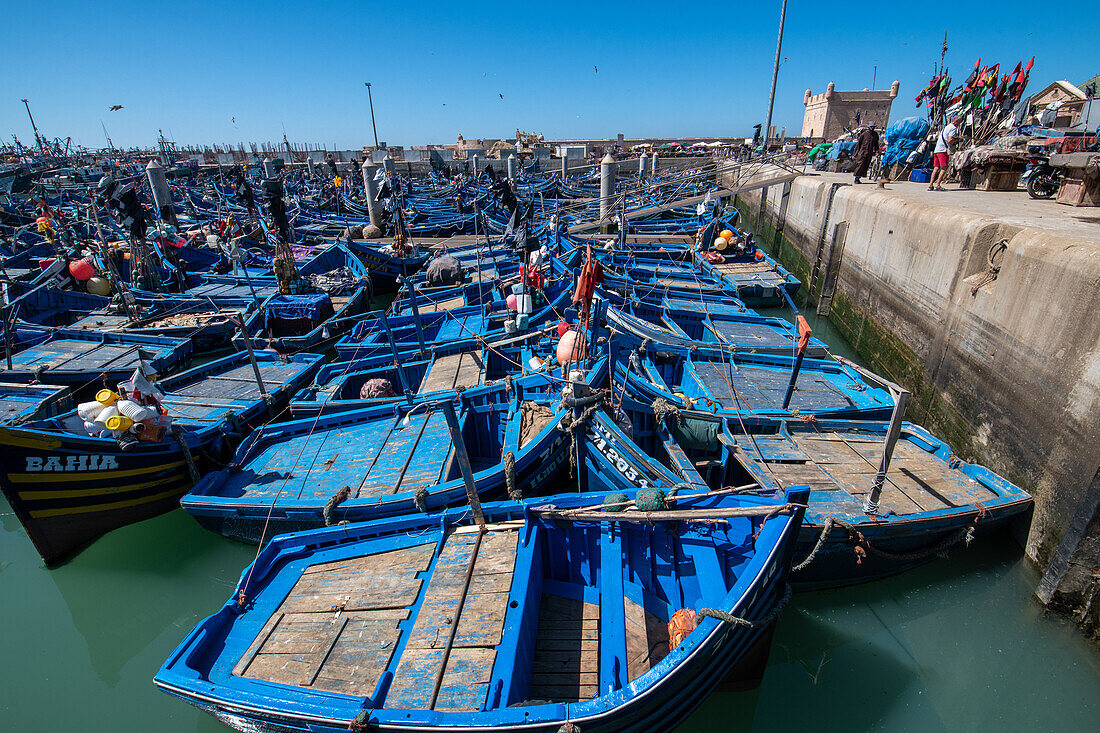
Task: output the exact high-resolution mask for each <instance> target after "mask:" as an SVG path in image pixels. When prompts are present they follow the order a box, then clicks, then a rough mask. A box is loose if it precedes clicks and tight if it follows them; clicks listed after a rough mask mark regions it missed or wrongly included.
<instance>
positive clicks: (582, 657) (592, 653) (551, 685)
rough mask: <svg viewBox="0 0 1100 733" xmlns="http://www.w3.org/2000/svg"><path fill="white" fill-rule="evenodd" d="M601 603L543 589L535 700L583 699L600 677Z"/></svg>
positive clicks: (533, 690) (595, 687)
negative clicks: (576, 598)
mask: <svg viewBox="0 0 1100 733" xmlns="http://www.w3.org/2000/svg"><path fill="white" fill-rule="evenodd" d="M599 633H600V606H599V604H597V603H584V602H583V601H578V600H574V599H571V598H564V597H562V596H558V595H552V594H549V593H544V594H543V596H542V606H541V608H540V609H539V628H538V635H537V637H536V640H535V658H534V662H533V663H534V673H533V674H532V676H531V688H530V692H529V693H528V697H529V698H530V699H532V700H550V701H554V702H580V701H581V700H588V699H590V698H592V697H595V696H596V693H597V691H598V688H599V681H600V641H599Z"/></svg>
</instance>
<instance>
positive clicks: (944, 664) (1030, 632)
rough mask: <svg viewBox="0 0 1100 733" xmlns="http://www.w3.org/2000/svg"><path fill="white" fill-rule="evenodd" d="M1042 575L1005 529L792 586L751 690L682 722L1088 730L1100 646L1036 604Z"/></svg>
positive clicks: (704, 726)
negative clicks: (894, 562)
mask: <svg viewBox="0 0 1100 733" xmlns="http://www.w3.org/2000/svg"><path fill="white" fill-rule="evenodd" d="M1037 579H1038V578H1037V574H1036V571H1035V570H1034V569H1033V568H1031V567H1030V565H1028V564H1027V561H1026V560H1024V559H1023V558H1022V555H1021V551H1020V548H1019V546H1018V545H1017V544H1016V543H1015V542H1013V541H1012V539H1011V538H1009V537H1007V536H1005V535H1003V534H1002V535H1001V536H998V537H991V538H988V539H986V540H984V541H981V542H978V543H976V544H975V545H974V546H973V547H971V548H969V549H966V550H956V551H955V552H953V553H952V555H951V557H950V558H949V559H948V560H937V561H935V562H933V563H931V564H929V565H926V566H923V567H921V568H918V569H916V570H913V571H911V572H909V573H906V574H903V575H900V576H897V577H894V578H890V579H887V580H883V581H878V582H875V583H869V584H866V585H862V586H855V587H852V588H846V589H840V590H834V591H823V592H817V593H808V594H800V595H796V596H795V599H794V601H793V602H792V603H791V605H790V606H789V607H788V608H787V610H786V611H784V613H783V616H782V618H781V619H780V622H779V627H778V629H777V631H776V636H775V641H774V644H773V647H772V653H771V657H770V659H769V663H768V668H767V671H766V673H765V675H764V680H763V683H762V684H761V686H760V688H759V689H758V690H757V691H755V692H754V693H740V694H738V693H723V692H718V693H716V694H714V695H712V696H711V697H710V698H709V699H708V700H707V701H706V702H705V703H704V704H703V706H702V707H701V708H700V709H699V710H698V711H696V713H695V715H693V716H692V717H691V718H690V719H689V720H688V721H687V722H686V723H685V724H684V725H683V726H682V727H681V731H703V730H716V729H718V728H717V727H716V726H719V725H721V726H722V727H723V729H730V728H726V726H725V723H726V721H728V720H729V719H730V717H731V715H732V716H733V717H734V718H736V719H738V720H740V721H743V722H744V725H743V726H741V727H740V728H739V730H746V731H795V730H814V731H838V732H839V731H844V732H845V733H850V732H851V731H862V730H874V729H888V730H891V731H898V730H901V731H910V730H912V731H922V732H926V731H939V730H944V731H957V730H995V729H1001V730H1005V731H1017V730H1021V731H1022V730H1028V731H1031V730H1093V729H1095V720H1096V715H1097V714H1100V701H1098V699H1097V695H1096V690H1097V689H1100V653H1098V651H1097V649H1095V648H1094V647H1092V646H1091V645H1090V644H1089V642H1087V641H1086V640H1085V639H1084V638H1082V637H1081V635H1080V633H1079V632H1078V631H1077V629H1076V628H1075V627H1073V626H1072V624H1069V623H1067V622H1066V621H1065V620H1064V619H1061V618H1060V617H1057V616H1054V615H1049V614H1046V613H1044V612H1043V611H1042V609H1041V607H1040V606H1039V604H1038V602H1037V601H1035V600H1034V598H1033V597H1032V595H1031V589H1032V588H1033V587H1034V585H1035V582H1036V581H1037ZM1052 698H1055V699H1057V701H1058V702H1057V703H1053V707H1050V705H1051V702H1052ZM997 721H999V722H997Z"/></svg>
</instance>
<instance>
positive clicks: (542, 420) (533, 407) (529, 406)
mask: <svg viewBox="0 0 1100 733" xmlns="http://www.w3.org/2000/svg"><path fill="white" fill-rule="evenodd" d="M553 419H554V412H553V411H552V410H551V409H550V408H549V407H547V406H546V405H540V404H537V403H535V402H524V403H523V404H522V405H520V423H519V447H520V448H522V447H523V446H525V445H527V444H528V443H530V442H531V440H533V439H534V437H535V436H536V435H538V434H539V433H541V432H542V429H543V428H545V427H546V426H547V425H549V424H550V422H551V421H552V420H553Z"/></svg>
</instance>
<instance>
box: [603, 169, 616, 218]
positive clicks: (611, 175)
mask: <svg viewBox="0 0 1100 733" xmlns="http://www.w3.org/2000/svg"><path fill="white" fill-rule="evenodd" d="M614 194H615V159H614V158H612V157H611V153H608V154H607V155H605V156H603V160H601V161H600V219H606V218H608V217H609V216H611V206H612V201H611V198H612V196H614Z"/></svg>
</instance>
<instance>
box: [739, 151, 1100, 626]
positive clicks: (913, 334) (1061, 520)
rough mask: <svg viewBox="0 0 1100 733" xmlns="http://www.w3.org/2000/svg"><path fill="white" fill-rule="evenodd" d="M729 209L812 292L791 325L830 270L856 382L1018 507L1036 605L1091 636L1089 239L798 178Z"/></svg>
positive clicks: (1099, 369)
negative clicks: (1013, 488) (903, 402)
mask: <svg viewBox="0 0 1100 733" xmlns="http://www.w3.org/2000/svg"><path fill="white" fill-rule="evenodd" d="M773 174H774V173H773ZM768 175H769V174H767V173H766V172H762V173H760V174H759V175H758V177H759V178H764V177H766V176H768ZM891 185H892V186H914V185H915V184H904V183H903V184H891ZM988 195H990V196H997V195H998V194H996V193H991V194H988ZM1013 195H1015V194H1013ZM784 199H785V200H784ZM956 200H957V199H956ZM939 201H942V203H938V202H939ZM1004 201H1005V203H1006V205H1009V206H1011V204H1010V203H1009V201H1010V199H1005V200H1004ZM737 204H738V207H739V209H740V210H741V211H742V215H743V216H745V217H746V219H747V221H748V223H750V224H751V225H752V226H754V227H755V228H756V229H755V230H756V232H757V238H758V239H760V240H763V242H764V245H765V248H766V249H769V250H770V251H771V252H772V253H774V254H775V255H776V256H777V258H778V259H780V261H781V262H782V263H783V264H784V265H786V266H787V267H788V268H789V269H791V270H792V271H793V272H794V273H795V274H796V275H797V276H798V277H799V278H800V279H802V281H803V283H804V284H807V285H810V286H811V287H812V292H809V293H807V292H806V288H805V287H804V290H803V295H802V297H805V298H806V299H807V302H808V304H809V305H808V308H807V310H813V306H814V305H815V304H817V302H818V294H819V293H820V291H821V284H822V281H823V280H824V279H825V278H824V273H826V272H828V270H829V266H830V263H832V265H833V266H834V267H835V268H836V272H837V279H836V291H835V295H834V297H833V300H832V303H831V308H830V312H829V319H830V321H831V322H832V323H834V324H835V325H836V327H837V328H838V329H839V330H840V331H841V332H842V333H843V334H844V336H845V337H846V338H847V339H848V341H849V342H850V343H851V344H852V345H853V347H854V348H855V350H856V352H857V353H858V354H859V356H860V358H861V360H862V361H863V362H864V363H865V364H866V365H867V366H869V367H870V368H872V369H874V370H875V371H878V372H880V373H882V374H884V375H885V376H887V377H889V378H891V379H893V380H895V381H897V382H898V383H900V384H901V385H903V386H904V387H906V388H907V389H909V390H910V391H911V392H912V395H913V397H912V399H911V401H910V405H909V412H908V417H909V419H910V420H912V421H914V422H918V423H921V424H923V425H925V426H927V427H928V428H930V429H931V430H932V431H933V432H934V433H936V434H937V435H939V436H940V437H942V438H944V439H945V440H947V441H948V442H949V443H950V444H951V445H952V446H953V447H954V449H955V450H956V452H957V453H958V454H959V455H960V456H961V457H963V458H964V459H966V460H971V461H976V462H979V463H982V464H985V465H987V466H989V467H990V468H992V469H993V470H995V471H997V472H998V473H1001V474H1002V475H1004V476H1006V477H1008V478H1009V479H1011V480H1013V481H1014V482H1016V483H1017V484H1019V485H1020V486H1022V487H1023V488H1025V489H1027V490H1028V491H1030V492H1032V493H1033V495H1034V496H1035V513H1034V518H1033V521H1032V524H1031V528H1030V533H1029V534H1028V536H1027V538H1026V552H1027V554H1028V556H1029V557H1030V558H1032V559H1033V560H1035V561H1036V562H1038V563H1039V564H1040V565H1041V566H1043V567H1046V566H1047V563H1048V562H1049V561H1050V560H1051V558H1052V557H1053V556H1055V555H1057V556H1058V562H1056V563H1055V565H1059V566H1060V567H1058V568H1054V566H1052V568H1051V571H1052V573H1053V574H1054V575H1056V576H1057V577H1053V578H1044V583H1047V582H1048V580H1049V581H1050V582H1049V585H1050V587H1051V589H1052V591H1051V592H1050V593H1049V594H1048V597H1044V598H1043V600H1044V601H1051V602H1053V603H1055V604H1056V605H1061V606H1063V607H1066V608H1069V609H1071V610H1076V611H1077V613H1078V615H1079V616H1080V617H1081V618H1079V620H1082V621H1084V622H1085V623H1086V624H1089V622H1090V621H1091V625H1095V621H1096V613H1097V611H1096V609H1095V608H1091V606H1093V605H1094V604H1093V601H1092V599H1093V597H1094V596H1096V595H1100V594H1098V593H1097V589H1098V588H1100V583H1098V581H1097V577H1096V573H1095V572H1093V571H1092V568H1094V567H1097V566H1100V521H1098V519H1097V517H1096V506H1097V504H1098V503H1100V481H1098V480H1097V477H1098V476H1100V469H1098V467H1100V232H1096V233H1095V234H1094V235H1093V236H1092V237H1089V236H1088V235H1087V234H1082V228H1081V227H1073V226H1058V225H1057V221H1055V219H1056V218H1057V217H1052V218H1050V219H1048V220H1047V221H1046V222H1044V221H1043V219H1035V220H1034V221H1031V222H1030V223H1029V222H1028V221H1022V220H1020V219H1019V218H1018V217H1005V218H1000V217H997V216H990V215H986V214H982V213H975V212H974V211H968V210H965V209H960V208H959V207H956V206H953V205H952V204H951V198H950V194H944V195H942V196H941V198H940V199H938V200H937V201H936V202H925V201H917V200H914V199H913V198H912V197H911V196H910V197H904V196H899V195H897V194H896V193H895V192H892V191H890V190H882V189H878V188H876V187H875V186H873V185H865V186H858V187H857V186H852V185H849V184H844V183H840V182H837V179H836V177H832V178H830V177H819V176H804V177H801V178H798V179H796V180H794V181H792V182H791V183H790V184H786V185H775V186H771V187H769V188H768V189H764V190H763V191H761V190H756V191H750V192H746V193H745V194H743V195H742V196H741V197H739V198H738V200H737ZM1051 205H1052V206H1056V205H1055V204H1051ZM1007 211H1008V210H1006V212H1007ZM1052 211H1053V210H1052ZM1053 213H1054V214H1057V213H1058V212H1057V211H1053ZM841 222H846V223H847V233H846V235H844V234H843V226H842V227H841V228H840V230H839V232H838V230H837V229H836V225H837V224H838V223H841ZM1092 229H1093V230H1094V231H1095V230H1096V227H1095V225H1093V227H1092ZM1086 231H1087V230H1086ZM834 233H838V241H836V242H834V241H833V236H834ZM1002 240H1003V241H1005V242H1006V249H1005V251H1004V254H1003V256H1001V257H998V258H995V259H994V263H995V264H999V265H1000V271H999V273H998V274H997V277H996V279H995V280H992V281H988V282H987V280H989V278H988V277H987V274H988V271H989V265H988V262H987V256H988V253H989V251H990V247H991V245H993V244H995V243H998V242H1001V241H1002ZM815 264H817V265H818V267H817V270H818V275H817V277H816V278H815V279H814V281H813V282H812V283H811V282H810V280H811V274H812V273H813V272H814V269H815ZM975 288H977V289H976V290H975ZM799 305H800V306H801V305H802V301H801V300H800V301H799ZM1090 487H1091V488H1090ZM1071 522H1072V523H1073V525H1074V527H1073V530H1072V531H1071V532H1068V533H1067V528H1069V527H1070V525H1071ZM1063 540H1065V543H1064V544H1063V546H1062V547H1059V543H1062V542H1063ZM1052 573H1048V576H1050V575H1051V574H1052ZM1040 597H1043V593H1040ZM1096 601H1097V602H1096V604H1095V605H1096V606H1100V598H1097V599H1096Z"/></svg>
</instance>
